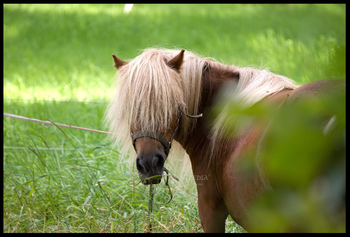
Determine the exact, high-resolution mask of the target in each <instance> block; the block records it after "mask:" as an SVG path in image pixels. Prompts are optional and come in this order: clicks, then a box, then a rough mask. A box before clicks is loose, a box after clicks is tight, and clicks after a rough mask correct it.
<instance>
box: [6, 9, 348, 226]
mask: <svg viewBox="0 0 350 237" xmlns="http://www.w3.org/2000/svg"><path fill="white" fill-rule="evenodd" d="M123 8H124V5H123V4H122V5H118V4H115V5H88V4H87V5H12V4H5V5H4V14H3V15H4V18H3V19H4V64H3V65H4V79H3V83H4V102H3V105H4V112H6V113H12V114H17V115H21V116H25V117H30V118H37V119H41V120H47V119H50V120H53V121H54V122H57V123H65V124H70V125H75V126H81V127H87V128H93V129H99V130H105V128H104V127H103V124H102V118H103V114H104V111H105V110H106V106H107V103H87V102H86V103H76V102H60V101H59V100H80V101H109V100H110V99H111V98H112V96H113V88H112V83H113V77H114V74H115V69H114V68H113V66H112V65H113V63H112V57H111V54H112V53H115V54H116V55H117V56H118V57H120V58H121V59H123V60H127V59H130V58H133V57H135V56H137V55H138V54H139V53H140V50H142V49H144V48H147V47H152V46H162V47H167V48H173V47H176V48H184V49H187V50H191V51H194V52H196V53H199V54H200V55H202V56H210V57H213V58H216V59H217V60H219V61H221V62H224V63H229V64H236V65H238V66H256V67H260V66H262V67H268V68H269V69H270V71H272V72H274V73H277V74H281V75H285V76H287V77H290V78H292V79H294V80H296V81H297V82H298V83H300V84H303V83H306V82H310V81H315V80H319V79H324V78H339V77H345V5H289V4H284V5H134V7H133V9H132V11H131V12H130V13H129V14H128V15H126V14H123ZM10 99H11V100H10ZM33 100H34V101H33ZM41 100H56V101H53V102H49V101H41ZM3 124H4V128H3V134H4V136H3V137H4V154H3V156H4V160H3V165H4V176H3V177H4V189H3V190H4V196H3V201H4V203H3V204H4V205H3V206H4V208H3V210H4V211H3V220H4V221H3V224H4V227H3V231H4V232H145V231H147V220H148V214H147V203H148V188H147V187H144V186H143V185H136V183H137V182H138V181H139V180H138V178H137V174H136V172H135V169H134V168H130V165H129V161H128V160H126V159H120V157H119V155H118V150H117V149H116V150H112V149H111V147H110V146H109V141H107V140H106V135H103V134H98V133H90V132H85V131H79V130H74V129H67V128H62V130H64V133H63V132H61V131H60V130H59V129H58V128H56V127H54V126H51V127H50V128H45V127H44V126H42V125H40V124H37V123H30V122H26V121H19V120H14V119H9V118H4V123H3ZM8 147H25V149H14V148H8ZM28 147H29V148H30V149H28ZM41 148H44V149H41ZM51 148H59V149H58V150H52V149H51ZM169 165H170V164H169ZM170 171H172V170H171V169H170ZM175 174H176V176H177V177H179V176H181V174H180V173H175ZM170 182H171V184H170V185H171V187H172V188H173V194H174V198H173V200H172V201H171V202H170V204H167V205H158V206H157V205H156V206H155V208H154V213H153V214H154V216H153V230H154V231H156V232H168V231H169V232H198V231H202V229H200V221H199V216H198V210H197V198H196V189H195V186H194V181H193V179H192V180H191V179H188V180H186V181H183V182H177V181H175V180H173V179H171V181H170ZM162 183H163V182H162ZM184 187H186V189H188V191H183V190H184V189H185V188H184ZM168 198H169V195H168V194H167V189H166V187H165V186H164V183H163V185H159V186H158V187H157V188H156V201H157V202H158V203H163V202H166V201H167V199H168ZM226 231H228V232H233V231H236V232H237V231H242V229H240V228H239V227H237V225H236V224H235V223H234V222H233V221H232V219H231V218H229V220H228V221H227V224H226Z"/></svg>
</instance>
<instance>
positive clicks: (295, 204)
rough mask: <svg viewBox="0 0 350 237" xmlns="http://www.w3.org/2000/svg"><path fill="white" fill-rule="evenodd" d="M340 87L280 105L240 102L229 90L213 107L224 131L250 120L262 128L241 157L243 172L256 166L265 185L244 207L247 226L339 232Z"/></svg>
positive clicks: (342, 209)
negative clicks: (259, 141)
mask: <svg viewBox="0 0 350 237" xmlns="http://www.w3.org/2000/svg"><path fill="white" fill-rule="evenodd" d="M344 88H345V87H342V89H340V90H338V91H337V92H335V93H325V94H324V95H322V96H320V97H317V98H315V99H310V100H307V99H305V100H300V101H296V102H293V103H285V104H283V106H281V107H277V106H276V105H272V104H269V103H257V104H255V105H253V106H251V107H249V108H243V107H240V106H239V103H238V101H237V99H235V97H234V95H232V94H231V98H230V99H229V98H228V97H227V96H226V100H224V101H223V102H222V103H221V105H220V106H219V107H218V108H216V109H217V110H218V111H220V110H221V109H223V110H224V111H225V114H226V116H225V117H226V120H225V124H226V125H228V128H227V131H226V132H225V135H226V136H227V135H229V134H231V135H232V134H233V133H235V132H237V131H238V132H239V131H240V132H242V131H244V130H245V129H247V128H248V127H252V126H257V127H260V128H263V129H262V131H264V133H265V135H264V136H265V137H264V140H263V142H262V144H258V145H257V147H258V148H257V153H256V154H254V155H251V156H249V157H246V159H244V162H243V163H242V170H243V172H245V173H247V172H252V171H253V170H256V168H257V167H260V171H262V173H263V176H264V177H266V178H267V180H268V181H267V182H268V187H271V190H269V191H267V192H265V193H264V194H263V195H262V196H261V197H260V198H258V199H257V200H256V201H255V202H254V204H253V205H252V207H251V209H250V210H249V212H250V217H251V219H250V224H249V225H250V228H249V229H250V231H253V232H345V146H346V145H345V136H346V134H345V126H346V119H345V89H344ZM287 101H288V99H287ZM327 126H328V128H327ZM259 147H261V149H260V148H259ZM258 169H259V168H258Z"/></svg>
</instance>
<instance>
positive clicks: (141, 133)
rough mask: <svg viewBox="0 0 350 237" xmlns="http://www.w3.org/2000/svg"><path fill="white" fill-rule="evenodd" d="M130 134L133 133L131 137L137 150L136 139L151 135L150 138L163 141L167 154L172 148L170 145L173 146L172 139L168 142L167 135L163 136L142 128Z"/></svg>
mask: <svg viewBox="0 0 350 237" xmlns="http://www.w3.org/2000/svg"><path fill="white" fill-rule="evenodd" d="M130 134H131V139H132V145H133V146H134V149H135V150H136V147H135V141H136V139H137V138H140V137H150V138H153V139H156V140H157V141H159V142H160V143H162V145H163V146H164V150H165V153H166V154H168V153H169V150H170V147H171V141H170V142H168V140H167V139H166V138H165V137H163V136H162V135H160V134H158V133H155V132H151V131H143V130H141V131H137V132H134V133H130Z"/></svg>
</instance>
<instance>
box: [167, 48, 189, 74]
mask: <svg viewBox="0 0 350 237" xmlns="http://www.w3.org/2000/svg"><path fill="white" fill-rule="evenodd" d="M184 52H185V50H184V49H182V50H181V52H180V53H179V54H178V55H176V56H175V57H174V58H173V59H171V60H170V61H169V62H168V63H167V64H168V65H169V66H170V67H171V68H174V69H175V70H176V71H178V72H179V71H180V67H181V65H182V63H183V58H184Z"/></svg>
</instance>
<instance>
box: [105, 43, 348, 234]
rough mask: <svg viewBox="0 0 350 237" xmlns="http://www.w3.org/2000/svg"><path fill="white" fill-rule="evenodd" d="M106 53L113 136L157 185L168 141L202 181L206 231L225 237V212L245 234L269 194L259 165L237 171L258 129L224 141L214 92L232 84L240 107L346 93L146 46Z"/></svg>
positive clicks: (327, 84) (327, 83)
mask: <svg viewBox="0 0 350 237" xmlns="http://www.w3.org/2000/svg"><path fill="white" fill-rule="evenodd" d="M112 56H113V60H114V67H115V68H117V69H118V72H117V74H116V75H117V80H116V83H117V92H116V94H115V96H114V98H113V99H112V101H111V103H110V105H109V107H108V109H107V111H106V122H107V123H109V127H110V131H111V133H113V134H114V135H113V137H112V139H113V140H114V142H115V143H116V144H119V141H122V144H123V146H124V147H128V149H131V150H133V149H134V150H135V151H136V154H137V157H136V168H137V170H138V173H139V176H140V177H141V179H142V180H143V184H145V185H147V184H150V183H152V184H158V183H159V182H160V181H161V175H162V173H163V171H164V163H165V161H166V159H167V157H168V154H169V152H170V149H171V146H172V142H173V139H174V140H176V141H177V142H178V143H179V144H180V145H181V146H182V148H183V149H185V151H186V153H187V154H188V155H189V157H190V161H191V165H192V171H193V175H194V177H199V176H202V175H204V174H205V177H206V178H205V179H196V180H195V181H196V183H197V191H198V210H199V216H200V220H201V224H202V227H203V229H204V232H225V220H226V218H227V217H228V215H230V216H231V217H232V218H233V220H234V221H235V222H236V223H238V224H239V225H241V226H242V227H243V228H244V229H246V230H247V231H250V229H249V225H248V222H249V219H250V216H249V213H248V212H247V210H248V207H249V205H250V204H251V203H252V201H254V200H255V199H256V198H257V197H259V195H261V193H264V192H266V191H268V190H270V189H271V187H270V186H269V185H268V183H269V182H268V180H266V179H267V177H266V176H264V175H262V172H261V171H260V170H259V166H258V165H257V166H256V168H255V169H253V173H252V174H251V175H249V177H247V176H244V175H242V172H241V171H240V168H239V167H240V161H241V160H242V159H244V157H245V156H244V154H247V153H254V152H257V147H258V144H259V141H260V140H261V138H262V134H263V132H264V130H263V129H257V128H251V129H249V128H247V129H246V130H245V131H243V132H242V131H241V132H239V134H232V136H231V138H230V139H223V138H221V137H220V134H221V133H222V132H220V129H221V130H222V127H220V126H219V125H218V124H220V123H215V121H214V122H209V121H212V118H210V115H209V112H208V111H210V110H211V109H212V108H213V107H214V106H215V101H216V99H215V98H216V97H217V95H218V94H219V92H220V91H221V90H222V89H223V88H224V89H225V88H226V89H227V88H229V86H228V85H229V84H234V85H235V93H236V94H237V95H239V98H240V99H241V100H240V101H241V103H242V104H243V105H244V106H246V107H249V106H252V105H254V104H256V103H258V102H264V103H271V104H274V105H276V107H278V106H282V105H283V104H287V103H292V102H293V101H298V100H300V98H304V97H308V96H310V95H311V96H317V95H321V96H322V94H323V93H324V92H325V91H329V90H332V89H333V88H339V87H340V88H342V89H344V88H345V83H344V80H320V81H315V82H311V83H308V84H305V85H303V86H298V85H296V84H295V83H294V81H293V80H291V79H289V78H287V77H284V76H280V75H276V74H273V73H271V72H269V71H268V70H260V69H253V68H240V67H237V66H233V65H224V64H221V63H219V62H217V61H215V59H212V58H203V57H200V56H197V55H196V54H194V53H192V52H189V51H186V52H185V50H181V51H179V50H169V49H156V48H149V49H145V50H144V52H143V53H142V54H140V55H139V56H137V57H136V58H134V59H133V60H131V61H129V62H125V61H123V60H121V59H119V58H118V57H116V56H115V55H114V54H112ZM201 115H203V116H201ZM150 177H154V178H151V179H150Z"/></svg>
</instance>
